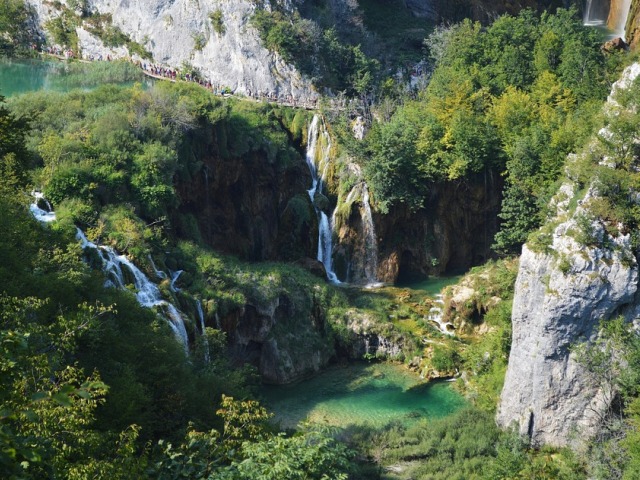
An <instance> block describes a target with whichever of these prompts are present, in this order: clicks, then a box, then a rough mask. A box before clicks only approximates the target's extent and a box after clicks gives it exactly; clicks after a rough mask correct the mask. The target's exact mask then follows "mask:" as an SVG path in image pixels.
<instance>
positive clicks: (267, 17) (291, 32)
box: [251, 7, 379, 95]
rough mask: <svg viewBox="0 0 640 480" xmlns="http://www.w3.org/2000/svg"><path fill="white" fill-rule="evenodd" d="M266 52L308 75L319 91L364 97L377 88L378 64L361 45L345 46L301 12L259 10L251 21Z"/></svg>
mask: <svg viewBox="0 0 640 480" xmlns="http://www.w3.org/2000/svg"><path fill="white" fill-rule="evenodd" d="M251 21H252V23H253V25H254V27H255V28H256V29H257V30H258V33H259V34H260V37H261V39H262V41H263V44H264V45H265V47H266V48H268V49H269V50H272V51H276V52H278V53H279V54H280V56H282V58H283V59H284V60H285V61H287V62H289V63H293V64H294V65H295V66H296V67H297V68H298V69H299V70H300V71H301V72H302V73H304V74H306V75H308V76H309V77H310V78H311V79H312V81H313V83H314V84H315V85H316V86H317V87H322V88H329V89H332V90H334V91H346V92H347V93H348V94H358V95H365V94H368V93H369V92H370V91H371V89H372V88H373V86H374V80H375V77H376V75H377V70H378V68H379V63H378V62H377V60H374V59H371V58H369V57H368V56H367V55H365V53H364V52H363V51H362V48H361V46H360V45H349V44H347V43H345V42H343V41H342V40H341V39H340V38H339V35H338V32H337V31H336V29H334V28H328V29H325V30H322V29H321V28H320V27H319V25H318V24H317V23H315V22H314V21H312V20H308V19H305V18H302V17H301V16H300V14H299V13H298V11H295V12H294V13H293V14H290V13H287V12H285V11H284V10H282V9H280V8H277V7H276V8H272V9H271V10H266V9H263V8H258V9H257V10H256V13H255V14H254V15H253V17H252V18H251Z"/></svg>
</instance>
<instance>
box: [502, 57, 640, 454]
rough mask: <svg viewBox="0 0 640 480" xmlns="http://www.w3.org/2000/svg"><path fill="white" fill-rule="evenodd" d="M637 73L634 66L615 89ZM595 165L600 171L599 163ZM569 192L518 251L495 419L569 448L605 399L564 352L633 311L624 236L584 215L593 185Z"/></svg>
mask: <svg viewBox="0 0 640 480" xmlns="http://www.w3.org/2000/svg"><path fill="white" fill-rule="evenodd" d="M638 74H640V65H638V64H635V65H633V66H632V67H630V68H628V69H627V70H626V71H625V73H624V75H623V78H622V80H621V81H620V82H618V84H617V85H614V89H615V88H618V87H624V85H625V84H627V83H628V82H629V81H630V80H631V79H633V78H635V77H636V76H637V75H638ZM612 102H613V100H612V99H611V98H610V99H609V104H612ZM600 135H604V136H606V135H607V132H606V130H603V131H601V132H600ZM601 165H602V166H604V167H607V160H606V158H605V159H604V160H603V161H602V163H601ZM576 190H577V189H576V188H575V186H574V185H573V183H572V182H570V181H568V182H567V183H566V184H565V185H564V186H563V187H562V189H561V190H560V192H559V193H558V194H557V196H556V198H555V203H554V204H555V207H556V210H557V211H556V216H555V218H554V219H553V220H551V221H550V222H549V223H548V224H547V226H546V227H543V228H546V229H547V230H546V232H545V230H542V231H541V232H540V235H539V237H538V241H537V242H535V243H532V244H531V245H525V246H524V248H523V252H522V257H521V259H520V268H519V273H518V278H517V281H516V286H515V298H514V303H513V316H512V322H513V338H512V346H511V354H510V357H509V366H508V370H507V374H506V378H505V384H504V388H503V391H502V396H501V400H500V405H499V410H498V414H497V421H498V423H499V424H500V425H501V426H503V427H505V428H506V427H510V426H512V425H515V426H516V427H517V429H518V430H519V431H520V433H522V434H526V435H528V436H530V437H531V440H532V442H533V444H534V445H540V444H552V445H567V444H572V443H574V441H575V442H578V441H579V440H581V439H584V438H588V437H589V436H591V435H593V434H594V433H595V432H596V431H597V429H598V428H599V426H600V422H601V419H602V415H603V413H604V411H605V410H606V409H607V407H608V406H609V405H607V401H610V400H611V399H608V398H607V396H606V395H605V392H604V391H602V390H600V389H599V388H598V387H597V386H595V385H594V384H592V383H590V382H589V381H588V380H587V378H588V375H586V372H585V370H584V368H583V367H582V366H581V365H580V364H579V363H578V362H577V361H576V358H575V354H574V353H572V350H571V348H572V346H575V345H577V344H579V343H582V342H585V341H590V340H594V339H595V338H596V336H597V335H598V325H599V323H600V322H601V321H606V320H608V319H611V318H613V317H615V316H617V315H620V314H623V313H627V312H631V314H627V317H628V318H629V319H632V318H631V317H629V315H631V316H633V312H634V311H635V310H636V308H634V305H635V304H636V300H634V298H635V296H636V293H637V290H638V264H637V261H636V258H635V256H634V252H633V251H632V249H631V245H630V235H629V234H623V233H618V234H617V235H612V234H610V233H608V232H607V230H605V229H604V227H603V224H604V222H603V221H602V220H601V219H599V218H597V217H596V218H593V217H592V216H590V215H589V214H587V213H586V210H585V207H586V206H587V205H588V204H589V202H591V201H593V200H594V199H597V197H598V188H597V183H594V185H592V186H591V187H590V188H589V189H588V191H587V193H586V195H585V197H584V198H580V197H577V198H574V197H576V196H577V195H578V192H577V191H576ZM571 200H573V201H571ZM576 201H577V205H578V206H577V207H571V205H575V204H576ZM585 230H586V231H587V235H588V241H587V242H586V243H585V240H584V238H585ZM622 231H623V232H624V230H622ZM580 232H582V233H580ZM577 239H579V240H577ZM541 240H542V241H541Z"/></svg>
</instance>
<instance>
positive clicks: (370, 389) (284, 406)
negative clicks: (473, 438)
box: [262, 363, 466, 428]
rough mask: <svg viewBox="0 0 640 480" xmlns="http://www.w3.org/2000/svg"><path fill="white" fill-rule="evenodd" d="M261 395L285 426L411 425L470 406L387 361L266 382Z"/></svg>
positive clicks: (448, 389) (444, 388) (445, 388)
mask: <svg viewBox="0 0 640 480" xmlns="http://www.w3.org/2000/svg"><path fill="white" fill-rule="evenodd" d="M262 394H263V397H264V403H265V405H266V406H267V407H268V408H269V409H271V410H272V411H273V412H274V413H275V417H274V421H275V422H276V423H280V425H281V426H282V427H284V428H294V427H295V426H296V425H298V424H299V423H300V422H302V421H305V420H307V421H310V422H311V423H317V424H326V425H331V426H341V427H344V426H347V425H370V426H372V427H376V428H380V427H383V426H384V425H386V424H388V423H391V422H400V423H403V424H406V425H410V424H412V423H415V422H416V421H418V420H420V419H424V418H440V417H444V416H446V415H449V414H451V413H453V412H455V411H456V410H458V409H459V408H461V407H463V406H464V405H466V402H465V400H464V399H463V398H462V397H461V396H460V395H459V394H458V393H456V392H455V391H453V390H452V389H451V385H450V384H448V383H446V382H437V383H433V382H431V383H424V382H421V380H420V379H419V378H418V377H417V376H416V375H415V374H413V373H411V372H408V371H407V370H406V369H404V368H403V367H401V366H398V365H392V364H385V363H380V364H365V363H356V364H352V365H349V366H346V367H331V368H329V369H328V370H327V371H325V372H323V373H322V374H320V375H318V376H317V377H315V378H312V379H310V380H306V381H303V382H300V383H297V384H294V385H284V386H265V387H263V390H262Z"/></svg>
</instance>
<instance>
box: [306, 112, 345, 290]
mask: <svg viewBox="0 0 640 480" xmlns="http://www.w3.org/2000/svg"><path fill="white" fill-rule="evenodd" d="M321 122H322V121H321V119H320V117H319V116H318V115H314V116H313V120H312V121H311V124H310V125H309V133H308V135H307V154H306V160H307V166H308V167H309V171H310V172H311V180H312V183H311V188H310V189H309V190H307V192H308V193H309V198H310V199H311V203H313V206H314V208H315V210H316V214H317V215H318V256H317V259H318V260H319V261H320V262H322V264H323V265H324V268H325V270H326V272H327V278H328V279H329V281H330V282H332V283H340V280H338V276H337V275H336V274H335V272H334V271H333V266H332V264H333V260H332V254H333V231H332V228H331V222H330V221H329V218H328V217H327V214H326V213H324V212H323V211H322V210H320V209H319V208H318V207H317V205H316V204H315V197H316V193H322V182H323V181H324V180H326V175H327V171H328V167H329V160H330V158H329V155H330V151H331V139H330V138H329V134H328V133H327V131H326V130H325V129H324V128H321V127H322V123H321ZM320 136H322V137H323V138H324V140H325V145H324V146H323V148H322V151H321V152H320V153H321V156H319V155H318V143H319V140H320ZM318 157H319V158H318ZM316 162H317V163H316ZM318 171H320V172H321V173H320V175H318Z"/></svg>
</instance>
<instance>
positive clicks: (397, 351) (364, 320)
mask: <svg viewBox="0 0 640 480" xmlns="http://www.w3.org/2000/svg"><path fill="white" fill-rule="evenodd" d="M347 318H348V320H347V324H346V327H347V329H348V331H349V332H350V335H351V339H350V342H349V345H348V351H347V355H348V357H349V358H354V359H362V358H368V357H375V358H387V359H391V360H399V359H400V360H401V359H403V358H404V355H405V352H404V349H405V347H406V346H407V342H406V341H405V339H404V337H403V336H402V335H401V334H400V333H399V332H397V331H395V330H393V329H392V326H391V324H388V323H384V324H380V322H379V321H376V320H375V319H373V318H371V317H370V315H369V314H367V313H366V312H362V311H358V310H355V309H354V310H350V311H348V312H347ZM382 330H386V331H382Z"/></svg>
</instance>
